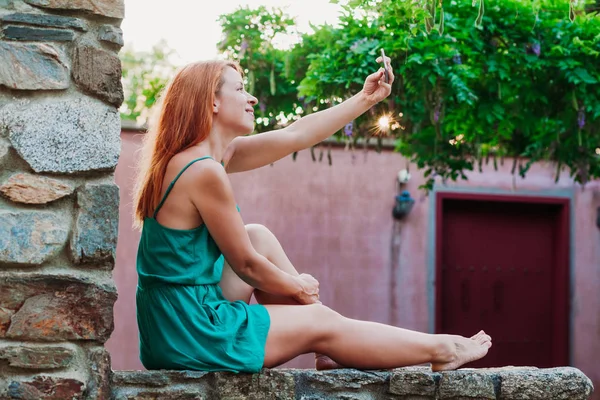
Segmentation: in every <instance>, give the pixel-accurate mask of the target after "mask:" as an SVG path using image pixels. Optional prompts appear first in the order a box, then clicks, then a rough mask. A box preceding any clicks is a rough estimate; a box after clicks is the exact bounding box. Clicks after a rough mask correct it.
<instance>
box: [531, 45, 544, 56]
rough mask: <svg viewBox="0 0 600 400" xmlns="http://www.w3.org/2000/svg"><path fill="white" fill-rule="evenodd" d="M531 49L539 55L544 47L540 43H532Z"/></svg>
mask: <svg viewBox="0 0 600 400" xmlns="http://www.w3.org/2000/svg"><path fill="white" fill-rule="evenodd" d="M531 51H533V53H534V54H535V55H536V56H538V57H539V56H540V54H541V52H542V48H541V46H540V44H539V43H534V44H532V45H531Z"/></svg>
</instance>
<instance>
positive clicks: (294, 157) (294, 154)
mask: <svg viewBox="0 0 600 400" xmlns="http://www.w3.org/2000/svg"><path fill="white" fill-rule="evenodd" d="M296 157H298V152H297V151H295V152H294V153H293V154H292V160H294V161H296Z"/></svg>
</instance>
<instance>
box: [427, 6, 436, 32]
mask: <svg viewBox="0 0 600 400" xmlns="http://www.w3.org/2000/svg"><path fill="white" fill-rule="evenodd" d="M435 8H436V7H435V0H427V3H426V5H425V9H426V10H427V11H429V15H427V16H425V31H427V33H428V34H429V33H431V30H432V29H433V26H434V24H435Z"/></svg>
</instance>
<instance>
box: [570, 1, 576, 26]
mask: <svg viewBox="0 0 600 400" xmlns="http://www.w3.org/2000/svg"><path fill="white" fill-rule="evenodd" d="M569 20H571V22H574V21H575V7H574V4H573V0H571V1H570V2H569Z"/></svg>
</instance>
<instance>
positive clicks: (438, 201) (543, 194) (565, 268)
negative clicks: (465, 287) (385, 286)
mask: <svg viewBox="0 0 600 400" xmlns="http://www.w3.org/2000/svg"><path fill="white" fill-rule="evenodd" d="M444 200H469V201H500V202H517V203H533V204H553V205H557V206H559V207H561V212H560V217H559V218H560V226H559V234H560V235H561V236H563V235H564V236H566V239H567V240H562V243H563V245H562V246H560V248H558V249H555V251H556V252H557V253H556V256H557V258H558V259H562V260H563V261H562V262H560V263H559V265H558V268H557V270H556V271H555V273H557V274H559V277H555V279H554V281H555V284H560V282H561V280H562V279H566V280H567V282H566V283H564V285H560V286H559V287H556V288H553V291H558V294H559V297H560V298H559V299H558V301H557V303H558V304H559V305H561V308H562V309H559V310H558V311H557V313H556V314H555V318H556V321H555V323H559V324H564V323H565V322H566V323H567V324H568V326H567V330H566V333H565V334H563V335H560V336H559V337H557V338H555V340H557V341H561V342H563V343H564V341H566V343H567V346H566V347H567V348H566V351H567V354H560V355H557V356H556V359H557V360H559V359H560V360H564V359H566V360H568V364H569V365H572V354H573V352H572V348H573V343H572V338H573V311H572V299H573V296H574V288H573V282H575V279H574V276H573V275H574V262H573V259H574V252H573V245H574V234H573V233H574V220H575V219H574V215H573V213H574V210H573V206H572V205H573V203H574V191H573V190H572V189H557V190H546V191H526V190H515V191H511V190H502V189H491V188H462V187H453V188H449V187H442V188H441V187H439V186H437V187H434V189H433V190H432V192H431V193H430V208H429V211H430V213H429V214H430V215H429V249H428V253H429V255H428V279H427V294H428V308H429V315H430V318H429V331H430V333H435V332H436V329H437V328H438V327H439V326H440V325H441V313H439V312H438V310H439V309H440V307H441V288H442V285H436V278H437V276H438V274H439V272H440V269H441V251H442V245H441V244H442V240H441V238H442V231H443V230H442V224H443V222H442V221H443V219H442V217H443V215H442V204H443V201H444ZM564 236H563V237H564ZM440 276H441V275H440ZM565 335H566V337H564V336H565Z"/></svg>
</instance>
